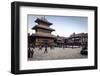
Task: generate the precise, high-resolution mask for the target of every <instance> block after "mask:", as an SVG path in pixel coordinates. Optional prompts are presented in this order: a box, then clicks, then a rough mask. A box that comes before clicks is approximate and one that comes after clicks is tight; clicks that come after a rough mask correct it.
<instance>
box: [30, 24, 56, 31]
mask: <svg viewBox="0 0 100 76" xmlns="http://www.w3.org/2000/svg"><path fill="white" fill-rule="evenodd" d="M37 28H42V29H46V30H50V31H55V30H54V29H52V28H50V27H46V26H41V25H36V26H34V27H33V28H32V29H37Z"/></svg>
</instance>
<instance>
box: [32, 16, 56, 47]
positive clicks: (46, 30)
mask: <svg viewBox="0 0 100 76" xmlns="http://www.w3.org/2000/svg"><path fill="white" fill-rule="evenodd" d="M35 23H37V25H35V26H34V27H33V28H32V29H33V30H35V33H34V34H32V37H33V39H34V45H35V46H44V45H48V46H52V45H54V39H55V36H54V35H52V34H51V33H52V32H53V31H55V30H54V29H52V28H50V26H51V25H52V23H50V22H49V21H48V20H47V19H46V18H45V17H41V18H37V19H36V20H35Z"/></svg>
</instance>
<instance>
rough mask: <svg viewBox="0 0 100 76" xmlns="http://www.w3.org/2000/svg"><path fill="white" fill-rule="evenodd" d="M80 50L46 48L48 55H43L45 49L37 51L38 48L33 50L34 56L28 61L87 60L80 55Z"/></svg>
mask: <svg viewBox="0 0 100 76" xmlns="http://www.w3.org/2000/svg"><path fill="white" fill-rule="evenodd" d="M81 49H82V48H81V47H80V48H58V47H56V48H54V49H50V48H47V51H48V53H44V51H45V48H42V50H39V48H35V49H34V55H33V57H32V58H30V59H29V60H55V59H79V58H87V56H83V55H81V54H80V51H81Z"/></svg>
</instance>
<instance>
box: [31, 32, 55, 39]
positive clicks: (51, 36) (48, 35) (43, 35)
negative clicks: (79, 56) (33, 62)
mask: <svg viewBox="0 0 100 76" xmlns="http://www.w3.org/2000/svg"><path fill="white" fill-rule="evenodd" d="M32 36H35V37H49V38H56V36H54V35H51V34H44V33H35V34H32Z"/></svg>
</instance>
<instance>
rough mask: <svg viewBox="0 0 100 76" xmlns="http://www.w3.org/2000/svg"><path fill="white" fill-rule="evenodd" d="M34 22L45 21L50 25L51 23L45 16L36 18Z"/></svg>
mask: <svg viewBox="0 0 100 76" xmlns="http://www.w3.org/2000/svg"><path fill="white" fill-rule="evenodd" d="M35 22H36V23H39V22H42V23H46V24H48V25H52V23H51V22H49V21H48V20H47V19H46V18H45V17H41V18H37V19H36V20H35Z"/></svg>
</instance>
